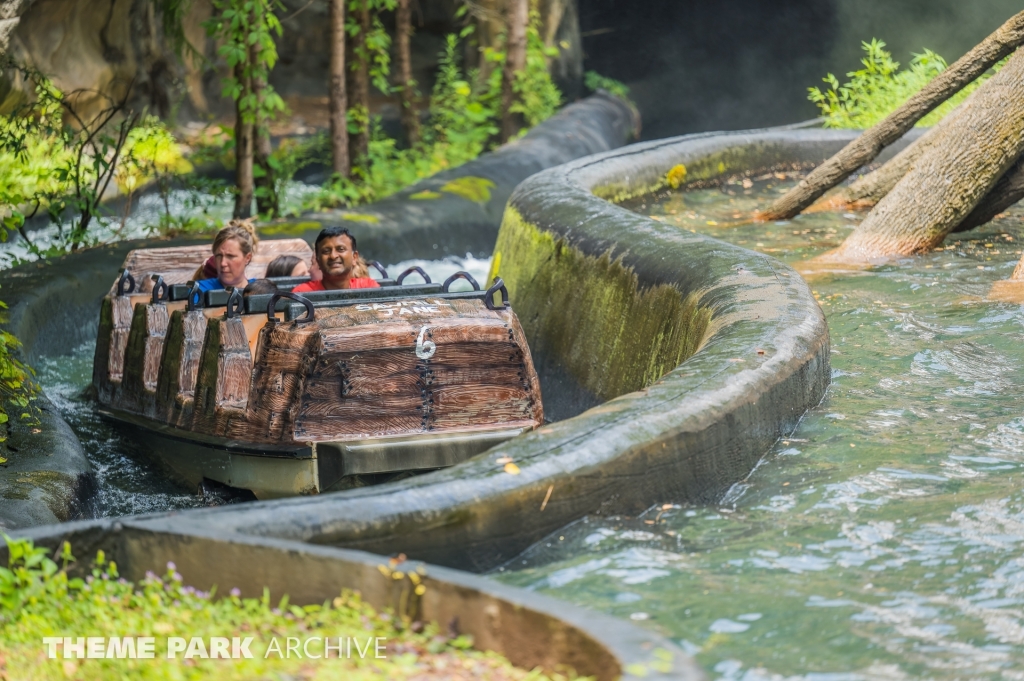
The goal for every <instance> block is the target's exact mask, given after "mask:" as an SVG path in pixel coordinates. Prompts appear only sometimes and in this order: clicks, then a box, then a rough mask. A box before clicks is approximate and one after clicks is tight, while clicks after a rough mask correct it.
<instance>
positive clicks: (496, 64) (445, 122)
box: [305, 12, 562, 210]
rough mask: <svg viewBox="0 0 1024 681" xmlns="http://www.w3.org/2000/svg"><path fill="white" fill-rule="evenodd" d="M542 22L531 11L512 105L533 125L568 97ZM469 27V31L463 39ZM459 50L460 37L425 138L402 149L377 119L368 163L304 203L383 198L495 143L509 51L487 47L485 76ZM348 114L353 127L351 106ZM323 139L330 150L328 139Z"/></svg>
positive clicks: (444, 69) (448, 57)
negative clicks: (553, 72)
mask: <svg viewBox="0 0 1024 681" xmlns="http://www.w3.org/2000/svg"><path fill="white" fill-rule="evenodd" d="M539 21H540V18H539V16H538V15H537V13H536V12H534V13H532V14H531V23H530V26H529V29H528V33H527V56H526V69H524V71H523V72H521V73H519V74H517V80H516V86H515V87H516V92H517V93H518V95H519V101H518V102H517V103H516V104H515V105H514V107H513V110H514V111H516V112H518V113H521V114H522V115H523V117H524V118H525V120H526V122H527V124H528V125H529V126H534V125H536V124H538V123H540V122H541V121H543V120H544V119H546V118H548V117H549V116H551V115H552V114H553V113H554V112H555V111H556V110H557V108H558V107H559V106H560V105H561V99H562V95H561V93H560V92H559V91H558V88H557V87H556V86H555V84H554V83H553V82H552V80H551V77H550V75H549V73H548V70H547V58H548V57H550V56H552V55H553V54H555V53H556V52H555V51H553V50H552V49H549V48H545V47H544V43H543V40H542V39H541V37H540V32H539V29H538V26H539ZM468 32H469V31H468V30H465V31H463V33H462V37H465V36H466V35H467V34H468ZM459 53H460V44H459V36H455V35H449V36H447V38H446V39H445V47H444V51H443V52H442V53H441V54H440V55H439V58H438V74H437V79H436V80H435V82H434V89H433V91H432V92H431V96H430V109H429V110H430V119H429V120H428V122H427V124H426V125H425V126H424V129H423V139H422V140H421V141H420V143H419V144H417V145H416V146H415V147H412V148H410V149H400V148H399V147H398V144H397V142H396V141H395V140H393V139H391V138H389V137H386V136H385V135H383V134H382V133H381V131H380V127H379V125H377V124H373V128H372V129H371V137H370V147H369V157H368V159H367V162H366V163H365V164H364V165H363V166H360V167H356V168H354V169H353V172H352V177H350V178H342V177H337V176H336V177H334V178H332V179H331V180H330V182H328V184H327V185H326V186H325V187H324V188H323V190H322V191H321V192H319V193H317V194H315V195H313V196H312V197H310V198H309V199H308V200H307V201H306V203H305V208H307V209H312V210H321V209H324V208H331V207H338V206H354V205H359V204H362V203H368V202H371V201H378V200H380V199H382V198H384V197H385V196H388V195H390V194H393V193H395V192H396V191H399V190H401V189H403V188H404V187H407V186H409V185H411V184H414V183H415V182H417V181H419V180H421V179H423V178H425V177H429V176H431V175H434V174H436V173H438V172H441V171H442V170H447V169H449V168H455V167H457V166H460V165H462V164H463V163H465V162H466V161H470V160H472V159H474V158H476V157H477V156H479V155H480V154H481V153H483V152H484V151H487V150H488V149H489V148H491V145H492V144H494V140H495V138H496V135H497V133H498V130H499V121H500V115H501V114H500V111H499V104H500V100H501V64H503V63H504V60H505V54H504V53H503V52H501V51H499V50H493V49H488V50H486V51H485V52H484V55H483V58H484V60H485V61H487V62H489V63H490V64H491V65H492V67H493V68H490V69H489V70H488V74H487V76H486V77H485V76H483V75H482V74H481V73H480V72H479V71H477V70H470V71H468V72H467V71H464V70H463V69H462V67H461V65H460V59H459ZM349 120H350V125H351V124H352V112H350V115H349ZM524 132H525V131H524ZM323 144H324V149H325V150H326V142H323ZM324 153H325V154H326V151H325V152H324ZM418 198H420V199H426V198H432V197H426V196H420V197H418Z"/></svg>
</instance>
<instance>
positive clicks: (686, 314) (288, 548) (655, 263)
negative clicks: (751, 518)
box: [0, 130, 851, 679]
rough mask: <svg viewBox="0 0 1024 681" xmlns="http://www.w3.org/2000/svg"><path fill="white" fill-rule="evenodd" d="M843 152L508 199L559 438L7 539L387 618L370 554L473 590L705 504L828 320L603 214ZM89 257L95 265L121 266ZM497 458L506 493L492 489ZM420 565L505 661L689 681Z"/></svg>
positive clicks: (795, 136) (651, 639) (687, 158)
mask: <svg viewBox="0 0 1024 681" xmlns="http://www.w3.org/2000/svg"><path fill="white" fill-rule="evenodd" d="M849 139H851V134H850V133H846V132H834V131H823V130H798V131H790V130H768V131H756V132H746V133H720V134H708V135H693V136H686V137H682V138H675V139H671V140H662V141H658V142H652V143H645V144H639V145H633V146H630V147H625V148H623V149H619V150H615V151H610V152H607V153H604V154H599V155H596V156H590V157H587V158H584V159H581V160H578V161H574V162H570V163H567V164H565V165H562V166H559V167H557V168H553V169H550V170H547V171H544V172H541V173H538V174H536V175H534V176H532V177H530V178H529V179H528V180H526V181H525V182H523V183H522V184H520V185H519V186H518V188H517V189H516V190H515V192H514V193H513V194H512V196H511V198H510V200H509V201H508V206H507V209H506V211H505V214H504V219H503V222H502V226H501V229H500V231H499V233H498V236H497V242H496V244H495V245H494V247H493V253H494V259H495V268H496V270H497V272H498V273H499V274H500V275H501V276H502V277H503V278H504V279H505V281H506V282H507V284H508V287H509V291H510V293H511V297H512V301H513V304H514V307H515V309H516V311H517V313H518V314H519V316H520V319H521V320H522V322H523V325H524V328H525V329H526V332H527V334H528V337H529V340H530V344H531V349H532V351H533V353H534V358H535V361H536V364H537V367H538V371H539V373H540V374H541V380H542V387H543V389H544V390H545V401H546V403H548V402H550V403H552V406H554V407H555V408H556V410H560V411H561V415H563V416H566V418H564V420H560V421H558V422H555V423H551V424H548V425H545V426H544V427H542V428H541V429H539V430H537V431H535V432H533V433H530V434H527V435H524V436H521V437H519V438H516V439H515V440H512V441H510V442H508V443H506V444H504V445H502V446H500V447H497V448H494V449H492V450H490V451H488V452H486V453H484V454H482V455H480V456H478V457H476V458H474V459H473V460H471V461H468V462H465V463H463V464H460V465H458V466H455V467H453V468H449V469H445V470H442V471H436V472H433V473H429V474H425V475H421V476H417V477H414V478H410V479H406V480H403V481H399V482H395V483H389V484H386V485H381V486H377V487H372V488H362V489H357V490H351V491H347V492H341V493H336V494H330V495H324V496H322V497H308V498H295V499H287V500H280V501H270V502H260V503H252V504H245V505H237V506H228V507H221V508H214V509H199V510H193V511H187V512H181V513H166V514H153V515H148V516H136V517H131V518H121V519H104V520H96V521H80V522H74V523H66V524H63V525H49V526H44V527H37V528H33V529H29V530H26V531H19V534H24V535H26V536H30V537H32V538H34V539H35V540H36V541H37V542H39V543H42V544H46V545H51V546H56V545H58V544H59V542H60V541H62V540H63V539H70V540H71V541H72V543H73V545H75V546H76V550H77V551H78V552H79V554H80V555H89V552H91V551H94V550H95V549H97V548H104V549H105V550H107V551H108V553H110V554H111V555H113V556H117V557H118V558H119V565H124V566H125V570H124V571H125V574H126V575H127V576H129V578H131V577H138V576H141V575H142V574H143V573H144V572H145V570H147V569H157V568H160V567H161V566H162V564H163V562H164V561H166V560H170V559H173V560H174V561H175V562H176V563H177V565H178V567H179V570H180V571H182V572H183V573H184V574H185V575H186V576H187V578H188V579H189V581H190V582H191V583H193V584H195V585H196V586H198V587H205V586H209V585H211V584H214V583H217V584H220V583H221V582H224V580H225V579H226V577H225V575H230V581H232V582H233V584H232V585H237V586H240V587H241V588H242V589H243V591H245V592H247V593H256V592H257V590H258V589H259V588H261V587H262V586H263V585H267V586H270V587H271V588H272V589H273V590H275V592H288V593H290V594H292V597H293V602H304V601H306V600H308V601H310V602H317V601H319V600H322V599H323V597H324V594H325V593H326V592H327V591H334V590H337V589H338V588H340V586H342V585H344V586H348V587H351V588H359V589H361V590H363V591H364V593H366V594H368V595H369V597H370V601H371V602H372V603H374V604H376V605H386V604H388V603H390V602H391V601H389V599H390V598H392V596H393V594H391V592H390V591H388V588H390V587H388V588H386V587H384V586H383V583H378V581H376V580H380V579H381V578H380V576H379V574H377V573H376V565H377V564H379V563H380V562H381V558H380V557H379V555H372V554H385V555H387V554H394V553H398V552H403V553H405V554H407V555H409V556H411V557H413V558H414V559H416V560H425V561H428V562H429V563H433V564H434V565H443V566H448V567H453V568H459V569H461V570H470V571H474V572H481V571H486V570H489V569H492V568H494V567H496V566H498V565H500V564H502V563H504V562H506V561H508V560H510V559H511V558H513V557H514V556H516V555H517V554H518V553H520V552H521V551H522V550H524V549H525V548H527V547H528V546H529V545H531V544H533V543H534V542H536V541H538V540H540V539H542V538H543V537H544V536H546V535H547V534H549V533H551V532H553V531H555V530H557V529H558V528H560V527H563V526H564V525H566V524H568V523H570V522H572V521H574V520H577V519H579V518H581V517H583V516H585V515H587V514H592V513H626V514H631V513H636V512H638V511H641V510H643V509H646V508H648V507H650V506H651V505H652V504H655V503H662V502H668V501H672V502H680V501H682V502H686V501H691V502H693V501H697V502H699V501H708V500H712V499H714V498H715V497H716V496H718V495H720V494H721V493H722V492H723V491H724V490H725V489H727V488H728V487H729V485H731V484H733V483H734V482H736V481H737V480H739V479H742V478H743V477H744V476H745V475H746V474H747V473H748V472H749V471H750V470H751V468H752V467H753V466H754V464H755V463H756V462H757V460H758V459H759V458H760V457H761V456H762V455H763V453H764V452H765V451H766V450H767V449H768V447H769V446H770V445H771V444H772V443H773V442H774V441H775V440H776V439H777V438H779V437H780V436H782V435H784V434H786V433H788V432H789V431H791V430H792V429H793V428H794V426H795V425H796V423H797V422H798V420H799V419H800V417H801V415H802V414H803V413H804V411H805V410H806V409H808V408H809V407H811V406H813V405H815V404H817V403H818V402H819V401H820V399H821V397H822V395H823V394H824V391H825V388H826V386H827V384H828V381H829V373H830V369H829V339H828V329H827V326H826V324H825V320H824V316H823V314H822V312H821V310H820V308H819V307H818V305H817V303H816V302H815V301H814V298H813V295H812V294H811V292H810V290H809V288H808V286H807V285H806V284H805V282H804V281H803V280H802V279H801V278H800V277H799V276H798V275H797V274H796V273H795V272H794V271H793V270H791V269H790V268H789V267H787V266H786V265H784V264H782V263H780V262H778V261H776V260H774V259H772V258H770V257H767V256H764V255H762V254H758V253H755V252H753V251H749V250H746V249H743V248H740V247H736V246H732V245H729V244H726V243H723V242H720V241H716V240H714V239H709V238H707V237H704V236H700V235H696V234H692V233H689V232H685V231H681V230H679V229H677V228H674V227H671V226H668V225H663V224H661V223H659V222H657V221H655V220H651V219H649V218H647V217H644V216H641V215H637V214H635V213H632V212H629V211H627V210H625V209H622V208H619V207H618V206H616V205H615V204H614V203H612V202H611V201H612V200H617V199H623V198H625V197H629V196H638V195H642V194H645V193H648V192H651V191H655V190H657V189H659V188H661V187H663V186H664V185H665V182H666V177H667V175H668V173H669V171H671V170H673V169H674V168H677V166H680V165H682V166H685V168H686V171H687V174H686V180H687V181H713V180H714V179H715V178H716V177H719V176H722V175H729V174H733V173H737V172H743V171H759V170H762V169H766V168H771V167H775V166H779V165H792V164H805V165H809V164H813V163H817V162H820V161H821V160H823V159H824V158H827V157H828V156H829V155H830V154H832V153H834V152H835V151H836V150H838V149H839V148H840V147H841V146H842V145H843V144H845V143H846V142H847V141H849ZM676 172H677V174H678V171H676ZM442 229H443V228H442ZM365 231H369V230H365ZM437 233H438V234H441V233H443V231H442V230H441V229H439V231H438V232H437ZM473 238H479V237H478V236H474V237H473ZM428 241H429V239H428ZM424 243H425V242H424ZM360 246H361V250H362V249H363V246H362V243H361V244H360ZM460 247H461V246H456V249H458V248H460ZM367 250H369V249H367ZM431 250H433V249H432V248H431ZM103 252H109V253H110V255H109V256H107V258H106V262H107V265H108V266H109V264H110V262H113V261H114V260H115V259H116V257H118V256H119V254H120V253H123V251H119V250H118V249H116V248H115V249H106V250H105V251H103ZM455 252H458V251H457V250H455ZM416 255H420V257H422V252H419V253H416ZM429 255H430V254H428V257H429ZM68 269H70V268H64V270H65V271H67V270H68ZM76 269H77V268H76ZM64 276H76V275H73V274H71V273H68V274H66V275H64ZM109 276H110V275H109V272H108V273H107V274H106V277H105V278H103V279H102V281H104V282H106V284H105V285H109ZM29 278H30V279H34V278H35V277H34V276H29ZM5 286H6V284H5ZM7 291H8V290H7V289H6V288H5V292H7ZM7 295H9V293H7ZM78 295H84V294H78ZM24 302H25V298H20V299H19V304H23V303H24ZM81 302H85V301H84V300H81ZM19 314H21V315H22V316H23V317H24V316H25V315H30V314H33V313H32V312H31V311H30V310H22V311H21V312H20V313H19ZM35 314H36V315H37V316H39V315H41V314H42V313H41V312H36V313H35ZM57 323H59V322H57ZM37 335H40V336H48V335H49V334H48V333H45V332H43V331H37ZM508 460H511V461H514V462H515V463H516V464H517V466H518V468H519V473H518V474H514V475H513V474H509V473H507V472H505V469H504V466H503V463H504V462H506V461H508ZM2 560H4V556H3V555H2V552H0V561H2ZM434 565H432V566H428V568H427V570H428V573H429V574H431V575H433V580H434V582H432V584H433V586H434V589H433V592H431V591H430V590H429V587H428V594H430V593H433V594H435V596H433V597H431V596H429V595H428V596H427V597H426V598H425V601H424V604H423V612H422V614H423V616H425V617H427V618H430V619H435V620H438V621H448V620H449V619H450V617H451V616H453V614H455V613H458V614H459V617H460V623H461V625H462V630H463V631H468V632H469V633H472V634H473V635H474V636H476V637H477V641H478V643H479V644H480V645H481V646H483V647H486V648H491V649H494V650H498V651H501V652H504V653H505V654H507V655H509V656H510V657H511V658H512V659H513V661H515V662H517V663H519V664H525V665H527V666H530V665H533V664H546V665H548V664H551V662H552V660H555V661H557V662H565V663H568V664H572V665H574V666H575V667H576V668H577V669H578V670H579V671H580V672H582V673H586V674H596V675H598V677H599V678H602V679H604V678H617V677H618V676H619V675H620V674H621V675H623V677H624V678H630V677H633V676H635V675H636V676H639V675H641V674H648V675H647V676H646V677H645V678H687V677H695V676H699V675H700V672H699V671H698V670H697V669H696V668H695V667H694V666H693V665H692V663H691V662H690V661H689V660H688V659H687V658H686V657H685V656H684V655H682V654H681V653H680V651H679V650H678V649H677V648H674V647H673V646H672V645H671V644H669V643H667V642H665V641H664V640H661V639H659V638H658V637H657V636H655V635H653V634H650V633H646V632H641V631H638V630H637V629H636V628H635V627H633V626H632V625H629V624H625V623H618V622H613V621H611V620H608V619H607V618H603V617H600V616H597V615H592V614H590V613H586V614H583V613H579V612H577V611H574V610H572V609H570V608H567V607H564V606H562V605H561V604H557V603H555V602H552V601H550V600H547V599H543V598H538V597H537V596H536V595H533V594H531V595H527V594H524V593H523V592H521V591H515V590H511V589H508V588H507V587H503V586H500V585H496V584H494V583H492V582H490V581H487V580H483V579H481V578H479V577H474V576H472V575H468V574H466V573H464V572H459V571H456V570H449V569H447V568H442V567H435V566H434ZM553 613H557V617H556V616H555V615H554V614H553ZM620 637H624V638H620ZM552 641H556V643H551V642H552ZM574 651H576V652H574ZM581 651H582V652H581ZM658 651H661V652H658ZM577 653H579V654H577ZM656 653H657V654H656ZM552 656H554V657H552ZM630 665H641V666H642V667H643V668H644V669H642V670H641V669H640V667H636V666H632V667H631V666H630Z"/></svg>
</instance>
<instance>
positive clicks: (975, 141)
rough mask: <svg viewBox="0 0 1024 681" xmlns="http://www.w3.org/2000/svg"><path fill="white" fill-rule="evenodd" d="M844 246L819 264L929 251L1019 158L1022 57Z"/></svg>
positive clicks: (1023, 134)
mask: <svg viewBox="0 0 1024 681" xmlns="http://www.w3.org/2000/svg"><path fill="white" fill-rule="evenodd" d="M962 108H963V110H962V111H961V112H960V113H958V114H957V116H956V119H955V120H953V121H952V122H951V123H950V125H949V126H946V130H945V131H944V133H943V134H942V135H941V139H940V140H938V141H936V143H935V144H933V145H932V146H931V147H930V148H929V149H928V150H927V151H925V152H924V153H923V154H922V155H921V157H920V158H919V159H918V160H917V162H916V163H914V164H913V167H912V168H911V169H910V170H909V171H908V172H907V174H906V175H904V176H903V178H902V179H901V180H900V181H899V182H897V183H896V186H895V187H893V189H892V191H891V192H889V193H888V194H887V195H886V196H885V198H883V199H882V200H881V201H880V202H879V203H878V205H877V206H875V208H874V209H873V210H872V211H871V213H869V214H868V216H867V218H866V219H865V220H864V222H862V223H861V224H860V226H858V227H857V229H856V230H854V232H853V234H851V235H850V236H849V237H848V238H847V239H846V241H845V242H843V244H842V245H841V246H840V247H839V248H838V249H836V250H835V251H833V252H832V253H830V254H828V255H826V256H825V257H823V258H822V260H824V261H833V262H871V261H873V260H877V259H884V258H887V257H891V256H898V255H910V254H914V253H922V252H925V251H928V250H930V249H931V248H933V247H935V246H936V245H938V244H939V243H941V242H942V240H943V239H944V238H945V236H946V235H947V234H948V233H949V232H950V231H951V230H952V229H953V228H954V227H956V226H957V225H958V224H960V223H961V222H962V221H963V220H964V218H965V217H967V216H968V214H969V213H970V212H971V211H972V210H973V209H974V208H975V206H976V205H978V203H979V202H980V201H981V199H982V198H983V197H984V196H985V195H986V194H988V193H989V191H990V190H991V189H992V187H993V186H994V185H995V184H996V182H997V181H998V180H999V178H1000V177H1001V176H1002V175H1003V174H1004V173H1005V172H1006V171H1007V170H1008V169H1009V168H1010V166H1011V165H1013V164H1014V163H1015V162H1016V161H1017V159H1018V158H1019V157H1020V156H1021V153H1022V152H1024V50H1019V51H1018V52H1017V53H1016V54H1014V55H1013V57H1012V58H1011V59H1010V60H1009V61H1008V62H1007V64H1006V66H1004V67H1003V68H1002V70H1001V71H999V73H997V74H996V75H995V76H993V77H992V79H991V80H989V81H987V82H986V83H985V84H984V85H982V86H981V87H979V88H978V89H977V90H975V91H974V92H973V93H972V94H971V96H970V97H968V98H967V100H966V101H965V103H964V106H963V107H962Z"/></svg>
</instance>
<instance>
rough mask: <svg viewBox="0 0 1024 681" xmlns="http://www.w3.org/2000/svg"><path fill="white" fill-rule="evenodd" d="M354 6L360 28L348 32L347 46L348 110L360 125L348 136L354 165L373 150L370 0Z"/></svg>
mask: <svg viewBox="0 0 1024 681" xmlns="http://www.w3.org/2000/svg"><path fill="white" fill-rule="evenodd" d="M353 7H355V8H356V10H355V12H356V13H355V17H356V20H357V21H358V29H359V30H358V31H356V33H355V34H354V35H351V34H350V35H349V40H348V41H347V42H346V44H345V47H346V49H347V50H348V58H347V61H348V83H347V86H346V89H347V91H348V97H349V111H350V112H351V114H352V117H353V118H354V119H355V120H354V122H355V123H356V125H357V126H358V129H357V130H356V131H355V132H349V135H348V157H349V161H350V162H351V163H353V164H354V165H361V164H364V163H366V157H367V156H368V155H369V153H370V64H369V63H368V62H369V56H368V54H367V51H366V36H367V35H368V34H369V33H370V0H356V1H355V2H354V3H352V4H350V5H349V9H352V8H353Z"/></svg>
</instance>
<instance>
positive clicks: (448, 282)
mask: <svg viewBox="0 0 1024 681" xmlns="http://www.w3.org/2000/svg"><path fill="white" fill-rule="evenodd" d="M457 279H465V280H466V281H468V282H469V283H470V284H471V285H472V286H473V290H474V291H479V290H480V284H478V283H476V279H474V278H473V275H472V274H470V273H469V272H465V271H459V272H456V273H455V274H453V275H452V276H450V277H448V278H447V279H445V280H444V284H442V285H441V290H442V291H444V292H445V293H448V288H449V287H450V286H451V285H452V284H453V283H454V282H455V281H456V280H457Z"/></svg>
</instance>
